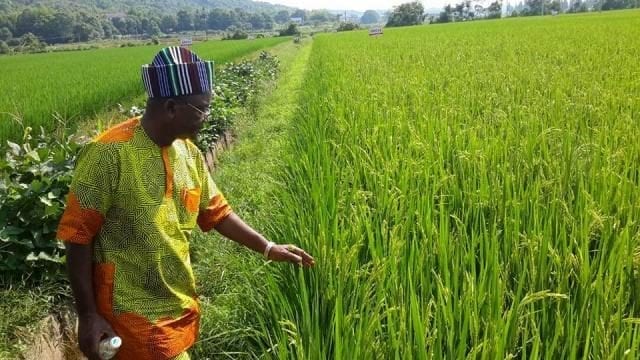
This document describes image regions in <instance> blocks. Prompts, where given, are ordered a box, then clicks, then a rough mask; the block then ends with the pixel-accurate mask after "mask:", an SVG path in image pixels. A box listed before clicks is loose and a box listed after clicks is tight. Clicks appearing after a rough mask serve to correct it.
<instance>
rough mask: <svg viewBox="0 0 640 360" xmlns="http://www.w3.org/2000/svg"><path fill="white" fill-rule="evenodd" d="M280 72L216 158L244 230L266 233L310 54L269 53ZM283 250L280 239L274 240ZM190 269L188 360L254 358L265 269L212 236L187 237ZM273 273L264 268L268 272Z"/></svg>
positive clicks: (288, 48)
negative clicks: (195, 290) (198, 314)
mask: <svg viewBox="0 0 640 360" xmlns="http://www.w3.org/2000/svg"><path fill="white" fill-rule="evenodd" d="M273 53H274V54H275V55H276V56H278V58H279V59H280V64H281V67H280V68H281V73H280V76H279V80H278V81H277V83H275V84H268V85H267V88H266V89H264V90H263V91H262V93H263V94H267V95H265V96H261V97H260V98H259V101H258V102H257V103H254V104H253V105H252V106H251V107H250V110H248V111H246V112H245V113H244V114H243V115H242V116H240V118H239V120H238V123H237V126H236V128H237V136H236V144H235V145H234V147H233V148H232V149H231V150H229V151H225V152H224V153H223V154H222V157H221V162H220V166H219V167H218V168H217V169H216V171H215V173H214V180H215V181H216V183H217V184H218V186H220V188H221V189H222V191H223V193H224V194H225V197H227V199H228V200H229V202H230V204H231V205H232V207H233V208H234V211H236V212H237V213H238V214H239V215H240V216H241V217H242V218H243V219H244V220H245V221H246V222H248V223H249V224H251V225H252V226H254V227H255V228H256V229H258V230H259V231H265V232H270V231H269V228H270V226H271V224H272V221H273V219H272V214H271V204H272V203H273V201H274V200H273V199H272V194H273V191H274V188H276V187H278V186H279V185H278V184H277V183H275V182H274V177H275V176H276V174H277V173H278V172H279V171H280V169H281V166H282V163H281V162H280V160H279V159H280V158H281V157H282V155H283V154H282V148H283V144H284V143H285V142H286V138H285V136H286V134H287V133H288V132H289V129H290V125H291V116H292V114H293V113H294V111H295V106H296V93H297V92H299V89H300V87H301V80H302V74H303V71H304V69H305V65H306V62H307V60H308V56H309V53H310V45H305V46H302V47H300V46H298V45H295V44H293V43H287V44H283V45H280V46H278V47H276V48H274V49H273ZM274 240H276V241H279V242H285V241H287V239H274ZM192 250H193V253H194V254H193V259H194V260H193V263H194V265H193V266H194V271H195V274H196V279H197V281H198V283H199V292H200V295H201V296H200V300H201V305H202V311H203V313H202V321H201V329H200V340H199V342H198V343H197V344H196V346H195V347H194V348H193V349H192V351H191V355H192V357H193V358H195V359H205V358H221V359H222V358H233V359H238V358H256V357H257V356H258V355H259V354H260V352H261V349H260V348H259V347H257V345H258V344H256V343H255V342H254V341H253V338H255V336H256V331H257V329H258V328H259V326H258V324H257V323H256V322H255V320H254V319H255V318H256V315H255V313H256V311H259V309H260V302H261V299H262V297H263V296H264V293H263V291H264V289H263V286H262V281H263V279H264V278H265V277H266V276H267V275H266V273H267V272H268V269H267V268H266V267H265V263H264V261H263V260H262V259H261V256H260V255H259V254H253V253H249V252H248V251H247V250H246V249H244V248H241V247H240V246H239V245H237V244H235V243H232V242H230V241H228V240H224V239H222V238H221V237H219V236H217V235H216V236H213V235H206V236H205V235H202V234H198V235H196V236H194V240H193V247H192ZM271 266H275V265H269V267H271Z"/></svg>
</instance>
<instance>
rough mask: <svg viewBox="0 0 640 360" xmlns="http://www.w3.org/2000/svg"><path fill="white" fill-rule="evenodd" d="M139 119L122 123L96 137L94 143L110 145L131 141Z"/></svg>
mask: <svg viewBox="0 0 640 360" xmlns="http://www.w3.org/2000/svg"><path fill="white" fill-rule="evenodd" d="M139 123H140V118H132V119H129V120H127V121H125V122H122V123H120V124H118V125H116V126H114V127H112V128H110V129H108V130H107V131H105V132H103V133H102V134H100V135H98V137H96V139H95V141H96V142H98V143H102V144H110V143H117V142H124V141H128V140H131V138H133V134H134V132H135V129H136V127H137V126H138V124H139Z"/></svg>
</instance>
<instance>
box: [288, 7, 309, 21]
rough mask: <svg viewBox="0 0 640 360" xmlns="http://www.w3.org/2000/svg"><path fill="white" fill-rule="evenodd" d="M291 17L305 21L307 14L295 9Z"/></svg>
mask: <svg viewBox="0 0 640 360" xmlns="http://www.w3.org/2000/svg"><path fill="white" fill-rule="evenodd" d="M291 17H294V18H301V19H306V17H307V13H306V12H305V11H304V10H302V9H297V10H296V11H294V12H293V14H291Z"/></svg>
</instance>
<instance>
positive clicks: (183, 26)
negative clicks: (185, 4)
mask: <svg viewBox="0 0 640 360" xmlns="http://www.w3.org/2000/svg"><path fill="white" fill-rule="evenodd" d="M177 18H178V19H177V20H178V26H177V28H178V31H189V30H193V16H192V15H191V13H190V12H188V11H186V10H180V11H178V15H177Z"/></svg>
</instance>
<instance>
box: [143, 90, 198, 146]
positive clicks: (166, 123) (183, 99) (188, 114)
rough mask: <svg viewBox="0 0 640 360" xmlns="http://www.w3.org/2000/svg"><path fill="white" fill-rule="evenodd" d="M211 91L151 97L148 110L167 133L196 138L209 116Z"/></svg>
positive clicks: (182, 137)
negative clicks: (167, 96)
mask: <svg viewBox="0 0 640 360" xmlns="http://www.w3.org/2000/svg"><path fill="white" fill-rule="evenodd" d="M210 102H211V93H206V94H198V95H187V96H176V97H169V98H149V99H148V100H147V110H146V112H147V113H148V114H149V115H150V117H151V118H152V119H153V121H154V122H157V124H158V125H159V127H160V128H161V129H162V130H163V132H165V133H166V134H168V135H169V134H170V135H172V136H173V137H175V138H178V139H187V138H195V137H196V135H197V134H198V132H199V131H200V130H201V129H202V126H203V125H204V122H205V121H206V120H207V118H208V117H209V105H210Z"/></svg>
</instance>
